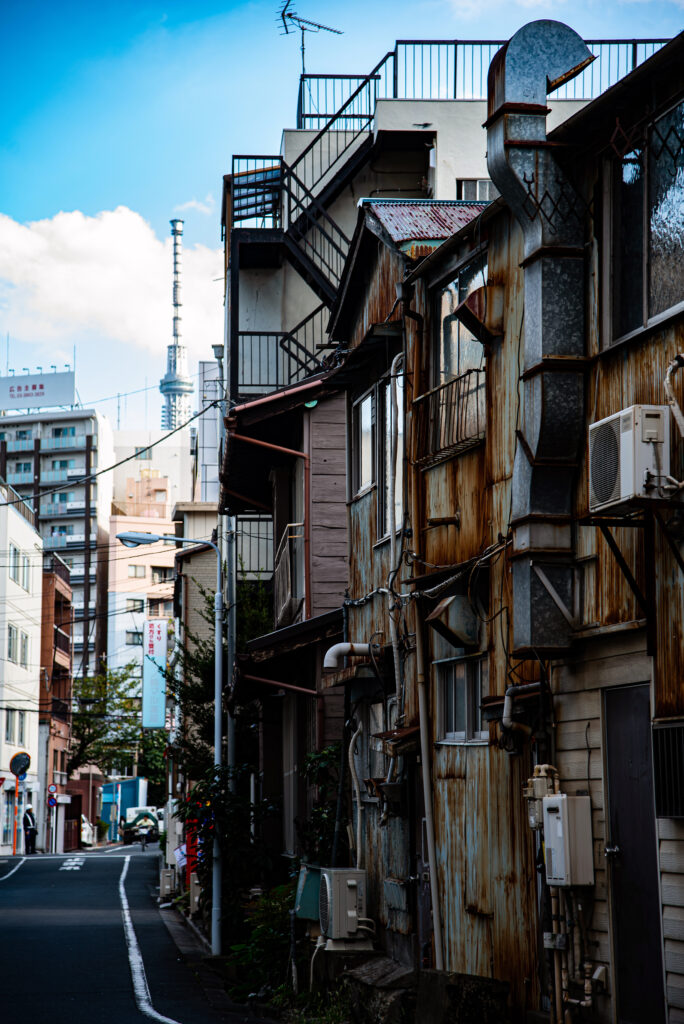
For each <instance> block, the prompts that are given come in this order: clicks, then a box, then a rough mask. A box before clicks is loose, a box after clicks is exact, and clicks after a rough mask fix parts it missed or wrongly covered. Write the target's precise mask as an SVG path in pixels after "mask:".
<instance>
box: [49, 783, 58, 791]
mask: <svg viewBox="0 0 684 1024" xmlns="http://www.w3.org/2000/svg"><path fill="white" fill-rule="evenodd" d="M56 792H57V787H56V786H55V784H54V782H51V783H50V785H49V786H48V793H56Z"/></svg>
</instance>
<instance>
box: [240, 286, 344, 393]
mask: <svg viewBox="0 0 684 1024" xmlns="http://www.w3.org/2000/svg"><path fill="white" fill-rule="evenodd" d="M327 317H328V311H327V309H326V307H325V305H323V304H321V305H320V306H318V307H317V308H316V309H315V310H314V311H313V312H312V313H310V314H309V315H308V316H307V317H305V318H304V319H303V320H302V321H300V323H298V324H297V326H296V327H293V328H292V330H291V331H240V332H239V333H238V351H237V362H236V369H237V381H236V384H237V394H240V395H245V396H247V395H263V394H267V393H268V392H270V391H276V390H277V389H278V388H283V387H287V386H288V385H289V384H295V383H297V382H298V381H300V380H303V379H304V378H305V377H309V376H311V374H314V373H317V372H318V371H319V370H320V369H321V363H320V360H319V358H318V355H317V346H318V345H322V344H323V343H324V341H325V325H326V321H327Z"/></svg>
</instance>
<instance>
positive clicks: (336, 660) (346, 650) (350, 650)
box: [323, 642, 371, 670]
mask: <svg viewBox="0 0 684 1024" xmlns="http://www.w3.org/2000/svg"><path fill="white" fill-rule="evenodd" d="M370 656H371V645H370V644H351V643H349V642H347V643H340V644H333V645H332V647H329V648H328V650H327V651H326V652H325V656H324V658H323V669H324V670H326V669H327V670H332V669H336V668H339V667H340V661H341V659H342V658H370Z"/></svg>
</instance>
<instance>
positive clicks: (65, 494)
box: [51, 491, 74, 505]
mask: <svg viewBox="0 0 684 1024" xmlns="http://www.w3.org/2000/svg"><path fill="white" fill-rule="evenodd" d="M51 500H52V503H53V505H64V504H65V503H66V502H67V501H73V500H74V491H60V492H59V494H57V493H55V494H53V495H52V498H51Z"/></svg>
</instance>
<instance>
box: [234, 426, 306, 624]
mask: <svg viewBox="0 0 684 1024" xmlns="http://www.w3.org/2000/svg"><path fill="white" fill-rule="evenodd" d="M228 436H229V437H231V438H232V439H233V440H234V441H244V442H245V444H253V445H256V446H257V447H258V448H266V449H268V450H269V451H272V452H281V453H282V454H283V455H294V456H295V458H297V459H304V565H305V567H306V581H305V584H304V611H305V614H306V617H307V619H310V618H311V575H310V572H309V549H310V541H311V516H310V514H309V509H310V507H311V463H310V461H309V456H308V454H307V453H306V452H300V451H297V449H296V448H284V447H283V446H282V445H280V444H271V442H270V441H259V440H257V438H256V437H247V436H246V435H245V434H236V433H235V432H234V431H232V430H229V431H228Z"/></svg>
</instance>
